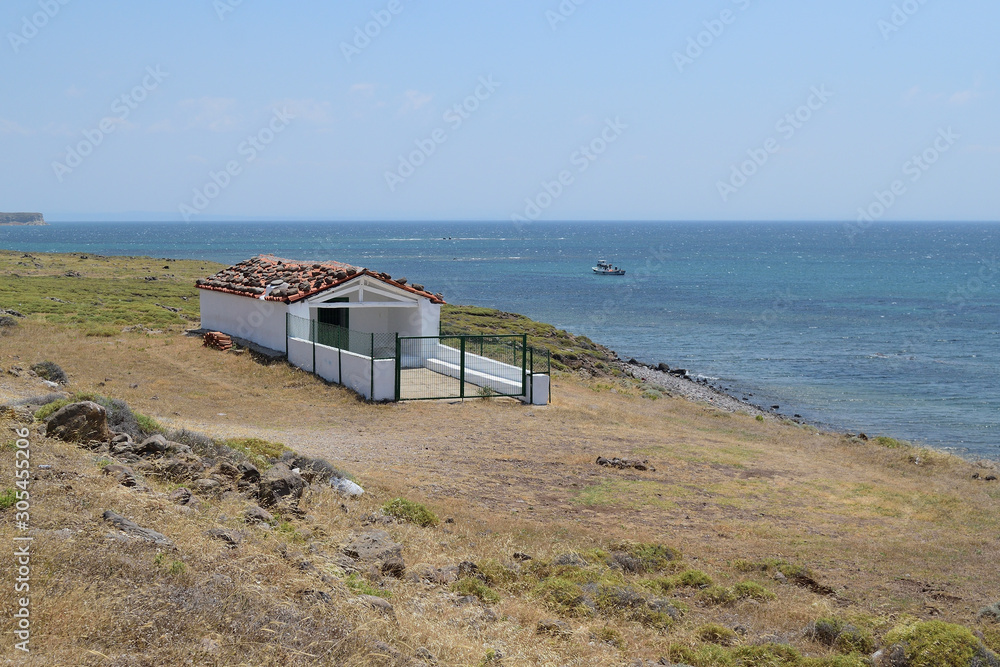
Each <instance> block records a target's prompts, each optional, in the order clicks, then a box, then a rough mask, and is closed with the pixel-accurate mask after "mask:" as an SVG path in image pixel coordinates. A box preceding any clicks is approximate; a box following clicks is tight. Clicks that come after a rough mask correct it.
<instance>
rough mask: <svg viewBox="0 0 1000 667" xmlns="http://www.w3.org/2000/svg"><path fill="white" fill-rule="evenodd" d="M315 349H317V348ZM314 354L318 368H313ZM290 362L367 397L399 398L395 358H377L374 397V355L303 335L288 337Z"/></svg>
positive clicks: (381, 399) (389, 399)
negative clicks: (373, 391)
mask: <svg viewBox="0 0 1000 667" xmlns="http://www.w3.org/2000/svg"><path fill="white" fill-rule="evenodd" d="M314 348H315V349H314ZM314 354H315V359H316V367H315V368H313V358H314V357H313V355H314ZM288 362H289V363H291V364H292V365H293V366H296V367H298V368H301V369H302V370H304V371H308V372H310V373H315V374H316V375H318V376H320V377H321V378H323V379H324V380H326V381H327V382H333V383H336V384H340V385H343V386H345V387H347V388H348V389H350V390H352V391H355V392H357V393H359V394H361V395H362V396H364V397H365V398H366V399H368V400H376V401H392V400H395V399H396V360H395V359H376V360H375V395H374V399H373V398H372V360H371V357H366V356H364V355H360V354H355V353H354V352H348V351H347V350H338V349H337V348H335V347H328V346H326V345H315V346H313V344H312V343H311V342H309V341H307V340H303V339H301V338H289V339H288Z"/></svg>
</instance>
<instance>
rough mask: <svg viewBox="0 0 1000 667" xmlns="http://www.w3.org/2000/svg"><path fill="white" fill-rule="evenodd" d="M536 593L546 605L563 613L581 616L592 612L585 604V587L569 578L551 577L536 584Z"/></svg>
mask: <svg viewBox="0 0 1000 667" xmlns="http://www.w3.org/2000/svg"><path fill="white" fill-rule="evenodd" d="M534 594H535V596H536V597H538V598H539V599H541V600H542V602H544V603H545V605H546V606H548V607H549V608H550V609H552V610H553V611H555V612H557V613H559V614H561V615H564V616H580V615H587V614H589V613H590V610H589V609H588V608H587V607H586V606H584V604H583V602H584V595H583V589H582V588H580V585H579V584H577V583H575V582H572V581H570V580H569V579H564V578H563V577H549V578H548V579H546V580H545V581H543V582H541V583H540V584H538V585H537V586H535V589H534Z"/></svg>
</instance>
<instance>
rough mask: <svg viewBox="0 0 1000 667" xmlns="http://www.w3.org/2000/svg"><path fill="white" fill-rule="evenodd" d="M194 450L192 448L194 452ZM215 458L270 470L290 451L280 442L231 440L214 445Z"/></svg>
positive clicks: (257, 439) (246, 439)
mask: <svg viewBox="0 0 1000 667" xmlns="http://www.w3.org/2000/svg"><path fill="white" fill-rule="evenodd" d="M193 449H194V448H193V447H192V450H193ZM213 450H214V456H215V457H223V458H229V459H236V460H240V459H242V458H246V459H247V460H248V461H250V462H251V463H253V464H254V465H256V466H257V467H260V468H270V467H271V462H272V461H273V460H275V459H278V458H280V457H281V455H282V454H284V453H285V452H287V451H290V450H289V449H288V448H287V447H285V446H284V445H283V444H281V443H280V442H270V441H269V440H262V439H261V438H231V439H229V440H222V441H220V442H217V443H214V445H213Z"/></svg>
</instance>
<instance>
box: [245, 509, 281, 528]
mask: <svg viewBox="0 0 1000 667" xmlns="http://www.w3.org/2000/svg"><path fill="white" fill-rule="evenodd" d="M243 520H244V521H245V522H247V523H264V524H270V523H271V522H272V521H274V516H273V515H272V514H271V513H270V512H268V511H267V510H265V509H263V508H261V507H258V506H257V505H251V506H250V507H248V508H246V510H245V511H244V512H243Z"/></svg>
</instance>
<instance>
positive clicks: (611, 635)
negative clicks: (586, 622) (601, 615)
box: [594, 625, 625, 649]
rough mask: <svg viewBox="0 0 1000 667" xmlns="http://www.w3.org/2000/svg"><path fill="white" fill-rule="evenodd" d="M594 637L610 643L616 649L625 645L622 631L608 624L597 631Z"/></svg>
mask: <svg viewBox="0 0 1000 667" xmlns="http://www.w3.org/2000/svg"><path fill="white" fill-rule="evenodd" d="M594 639H596V640H597V641H599V642H604V643H605V644H610V645H611V646H614V647H615V648H616V649H622V648H624V647H625V639H624V638H623V637H622V633H620V632H618V630H616V629H614V628H612V627H611V626H608V625H605V626H604V627H603V628H601V629H600V630H598V631H597V632H595V633H594Z"/></svg>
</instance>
